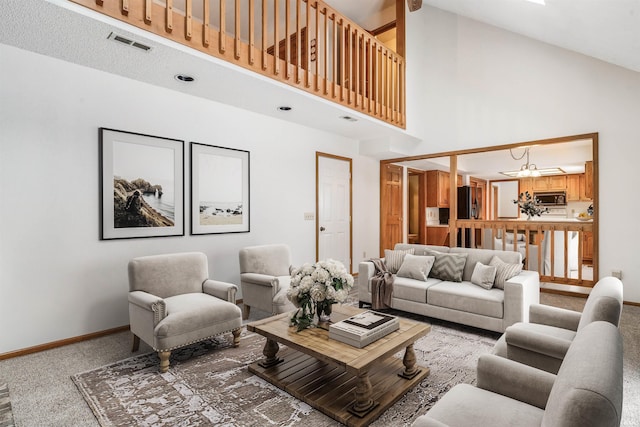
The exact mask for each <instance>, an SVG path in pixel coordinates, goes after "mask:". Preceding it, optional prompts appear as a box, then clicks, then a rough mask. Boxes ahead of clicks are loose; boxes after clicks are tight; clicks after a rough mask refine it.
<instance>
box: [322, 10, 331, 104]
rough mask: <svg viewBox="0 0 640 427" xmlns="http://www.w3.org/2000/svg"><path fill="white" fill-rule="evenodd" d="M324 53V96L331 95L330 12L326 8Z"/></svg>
mask: <svg viewBox="0 0 640 427" xmlns="http://www.w3.org/2000/svg"><path fill="white" fill-rule="evenodd" d="M323 45H324V49H323V50H324V53H323V64H322V67H323V68H324V71H323V73H322V74H323V76H322V77H324V94H325V95H328V94H329V12H327V8H326V7H325V8H324V43H323Z"/></svg>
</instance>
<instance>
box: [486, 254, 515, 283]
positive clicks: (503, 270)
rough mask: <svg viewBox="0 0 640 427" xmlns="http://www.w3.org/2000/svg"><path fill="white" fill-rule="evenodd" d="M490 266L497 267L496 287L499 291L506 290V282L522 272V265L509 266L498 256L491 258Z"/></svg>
mask: <svg viewBox="0 0 640 427" xmlns="http://www.w3.org/2000/svg"><path fill="white" fill-rule="evenodd" d="M489 265H492V266H494V267H496V280H495V284H494V286H495V287H496V288H498V289H504V282H506V281H507V280H509V279H511V278H512V277H514V276H517V275H518V274H520V272H521V271H522V264H508V263H506V262H504V261H502V260H501V259H500V258H498V256H496V255H494V256H493V258H491V262H489Z"/></svg>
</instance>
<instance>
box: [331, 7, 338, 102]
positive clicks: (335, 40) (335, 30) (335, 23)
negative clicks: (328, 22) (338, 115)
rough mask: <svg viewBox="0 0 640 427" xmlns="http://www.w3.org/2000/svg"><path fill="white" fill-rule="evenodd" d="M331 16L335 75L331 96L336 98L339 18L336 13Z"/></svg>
mask: <svg viewBox="0 0 640 427" xmlns="http://www.w3.org/2000/svg"><path fill="white" fill-rule="evenodd" d="M331 18H332V21H333V52H331V56H332V58H333V59H332V63H331V64H332V68H333V75H332V76H331V87H332V92H331V96H332V97H333V98H335V97H336V83H337V80H338V20H337V18H336V15H331Z"/></svg>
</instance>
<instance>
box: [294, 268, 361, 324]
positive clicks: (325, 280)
mask: <svg viewBox="0 0 640 427" xmlns="http://www.w3.org/2000/svg"><path fill="white" fill-rule="evenodd" d="M352 287H353V276H352V275H351V274H349V273H347V269H346V268H345V266H344V265H343V264H342V263H341V262H340V261H336V260H333V259H327V260H324V261H318V262H316V263H315V264H309V263H305V264H303V265H302V266H301V267H300V268H297V269H295V270H293V272H292V273H291V283H290V285H289V290H288V291H287V298H288V299H289V301H291V302H292V303H293V305H295V306H296V307H298V310H297V311H296V313H294V315H293V317H292V318H291V323H292V324H293V325H295V326H297V327H298V331H300V330H302V329H305V328H308V327H309V326H311V325H312V319H313V316H314V314H315V312H316V311H317V312H318V316H319V315H320V314H322V313H323V312H324V313H325V314H327V315H329V314H331V305H332V304H335V303H342V302H345V301H346V300H347V297H348V296H349V290H350V289H351V288H352Z"/></svg>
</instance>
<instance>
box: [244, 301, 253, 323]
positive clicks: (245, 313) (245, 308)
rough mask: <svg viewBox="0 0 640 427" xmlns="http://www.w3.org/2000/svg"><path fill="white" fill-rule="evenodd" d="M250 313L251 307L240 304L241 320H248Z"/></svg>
mask: <svg viewBox="0 0 640 427" xmlns="http://www.w3.org/2000/svg"><path fill="white" fill-rule="evenodd" d="M250 311H251V307H249V306H248V305H247V304H244V303H243V304H242V320H247V319H248V318H249V312H250Z"/></svg>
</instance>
